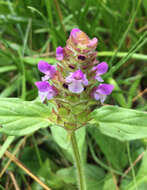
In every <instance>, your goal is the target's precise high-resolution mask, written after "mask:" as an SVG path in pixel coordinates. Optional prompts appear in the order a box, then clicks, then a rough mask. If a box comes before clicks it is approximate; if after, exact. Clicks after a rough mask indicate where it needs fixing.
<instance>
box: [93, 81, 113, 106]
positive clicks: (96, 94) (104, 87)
mask: <svg viewBox="0 0 147 190" xmlns="http://www.w3.org/2000/svg"><path fill="white" fill-rule="evenodd" d="M113 88H114V86H113V85H112V84H100V85H99V86H98V87H95V88H94V89H93V91H92V94H91V95H92V97H93V98H94V99H95V100H100V102H101V103H103V102H104V101H105V99H106V97H107V95H109V94H111V92H112V90H113Z"/></svg>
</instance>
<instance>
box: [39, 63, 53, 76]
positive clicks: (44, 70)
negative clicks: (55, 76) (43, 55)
mask: <svg viewBox="0 0 147 190" xmlns="http://www.w3.org/2000/svg"><path fill="white" fill-rule="evenodd" d="M38 70H39V71H40V72H42V73H44V74H47V73H48V71H49V70H50V65H49V64H48V63H47V62H45V61H39V63H38Z"/></svg>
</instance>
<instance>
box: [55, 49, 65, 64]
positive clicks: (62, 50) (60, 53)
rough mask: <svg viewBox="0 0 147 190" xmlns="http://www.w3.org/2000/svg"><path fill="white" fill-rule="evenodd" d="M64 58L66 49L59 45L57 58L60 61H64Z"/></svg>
mask: <svg viewBox="0 0 147 190" xmlns="http://www.w3.org/2000/svg"><path fill="white" fill-rule="evenodd" d="M63 58H64V49H63V48H62V47H61V46H59V47H57V48H56V59H57V60H58V61H62V60H63Z"/></svg>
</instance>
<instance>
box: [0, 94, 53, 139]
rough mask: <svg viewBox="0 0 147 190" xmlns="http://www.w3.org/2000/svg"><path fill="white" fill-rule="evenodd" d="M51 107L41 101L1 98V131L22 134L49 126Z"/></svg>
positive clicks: (9, 133)
mask: <svg viewBox="0 0 147 190" xmlns="http://www.w3.org/2000/svg"><path fill="white" fill-rule="evenodd" d="M50 114H51V111H50V109H49V108H48V107H47V106H45V105H44V104H41V103H39V102H27V101H22V100H20V99H15V98H0V126H1V128H0V133H5V134H8V135H13V136H16V135H17V136H22V135H26V134H29V133H32V132H34V131H36V130H38V129H40V128H44V127H48V126H49V125H51V124H52V122H51V121H50Z"/></svg>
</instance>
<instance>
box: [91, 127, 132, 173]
mask: <svg viewBox="0 0 147 190" xmlns="http://www.w3.org/2000/svg"><path fill="white" fill-rule="evenodd" d="M88 131H89V132H90V134H91V136H92V137H93V139H94V140H95V141H96V143H97V144H98V145H99V148H100V149H101V151H102V152H103V153H104V155H105V156H106V158H107V160H108V161H109V162H110V163H111V164H112V165H113V167H114V168H115V169H117V170H119V171H121V170H122V169H123V168H124V166H125V165H126V163H127V160H128V158H127V156H126V145H125V143H122V142H120V141H118V140H117V139H114V138H111V137H109V136H106V135H104V134H102V133H101V132H100V131H99V130H97V128H96V127H89V128H88ZM112 147H113V148H112ZM120 155H121V157H120Z"/></svg>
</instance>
